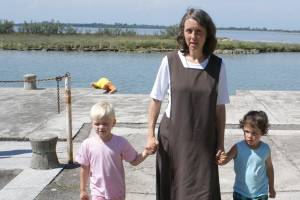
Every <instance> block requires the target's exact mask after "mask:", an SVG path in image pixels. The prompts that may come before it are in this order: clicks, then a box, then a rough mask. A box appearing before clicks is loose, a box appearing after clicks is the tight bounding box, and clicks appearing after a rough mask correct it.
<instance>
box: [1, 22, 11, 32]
mask: <svg viewBox="0 0 300 200" xmlns="http://www.w3.org/2000/svg"><path fill="white" fill-rule="evenodd" d="M13 32H14V22H13V21H8V20H0V34H7V33H13Z"/></svg>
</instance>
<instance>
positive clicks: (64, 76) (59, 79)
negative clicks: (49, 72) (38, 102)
mask: <svg viewBox="0 0 300 200" xmlns="http://www.w3.org/2000/svg"><path fill="white" fill-rule="evenodd" d="M70 76H71V75H70V73H69V72H66V73H65V75H63V76H56V77H51V78H44V79H37V80H8V81H1V80H0V84H1V83H2V84H11V83H26V82H28V83H32V82H46V81H56V90H57V113H58V114H59V113H60V86H59V83H60V81H62V80H63V79H65V78H67V77H70Z"/></svg>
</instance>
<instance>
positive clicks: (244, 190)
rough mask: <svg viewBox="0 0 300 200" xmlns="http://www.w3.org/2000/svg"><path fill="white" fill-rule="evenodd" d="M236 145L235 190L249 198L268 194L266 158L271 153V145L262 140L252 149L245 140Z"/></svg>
mask: <svg viewBox="0 0 300 200" xmlns="http://www.w3.org/2000/svg"><path fill="white" fill-rule="evenodd" d="M236 147H237V156H236V158H234V171H235V183H234V187H233V190H234V191H235V192H238V193H240V194H241V195H243V196H245V197H248V198H255V197H259V196H262V195H268V188H269V184H268V176H267V169H266V160H267V158H268V157H269V155H270V147H269V146H268V145H267V144H266V143H264V142H261V143H260V146H259V147H258V148H256V149H251V148H249V146H248V145H247V144H246V142H245V141H241V142H238V143H237V144H236Z"/></svg>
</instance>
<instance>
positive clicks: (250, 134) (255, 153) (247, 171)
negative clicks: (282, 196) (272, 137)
mask: <svg viewBox="0 0 300 200" xmlns="http://www.w3.org/2000/svg"><path fill="white" fill-rule="evenodd" d="M240 128H241V129H243V131H244V140H242V141H240V142H238V143H236V144H235V145H233V146H232V147H231V149H230V151H229V152H228V153H223V154H221V156H220V157H219V159H218V160H217V163H218V164H219V165H225V164H226V163H228V162H229V161H230V160H232V159H234V171H235V183H234V187H233V190H234V192H233V199H234V200H252V199H253V200H254V199H255V200H267V199H268V196H269V197H270V198H275V196H276V192H275V189H274V169H273V164H272V159H271V150H270V147H269V145H268V144H266V143H264V142H262V141H261V137H262V136H263V135H266V134H267V133H268V128H269V121H268V116H267V115H266V113H265V112H263V111H249V112H248V113H247V114H246V115H245V116H244V117H243V119H242V120H240ZM268 194H269V195H268Z"/></svg>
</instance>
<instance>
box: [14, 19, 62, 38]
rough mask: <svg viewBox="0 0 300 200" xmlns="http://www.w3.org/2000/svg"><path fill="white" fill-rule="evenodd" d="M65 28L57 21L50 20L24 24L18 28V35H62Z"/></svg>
mask: <svg viewBox="0 0 300 200" xmlns="http://www.w3.org/2000/svg"><path fill="white" fill-rule="evenodd" d="M64 28H65V26H64V25H63V24H61V23H59V22H58V21H57V22H55V21H54V20H51V21H50V22H29V23H28V22H26V21H25V22H24V24H23V25H22V26H20V27H19V30H18V32H20V33H31V34H45V35H51V34H61V33H64Z"/></svg>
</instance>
